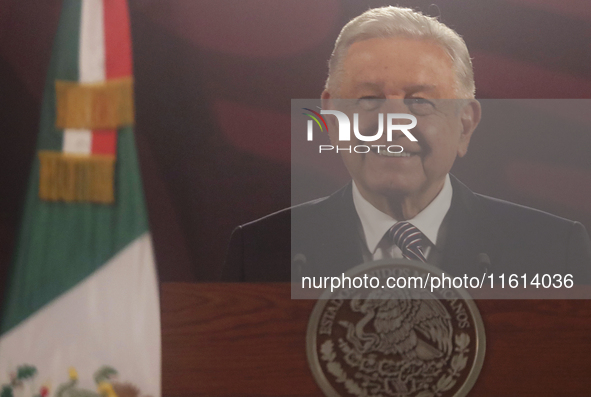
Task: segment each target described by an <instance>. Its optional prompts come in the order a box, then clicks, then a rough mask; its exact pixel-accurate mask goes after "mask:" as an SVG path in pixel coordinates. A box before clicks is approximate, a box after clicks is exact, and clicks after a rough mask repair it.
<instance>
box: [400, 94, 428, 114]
mask: <svg viewBox="0 0 591 397" xmlns="http://www.w3.org/2000/svg"><path fill="white" fill-rule="evenodd" d="M404 103H405V104H406V106H407V107H408V109H409V110H410V111H411V113H414V114H417V115H427V114H431V113H432V112H433V111H434V110H435V104H434V103H433V102H432V101H430V100H428V99H425V98H407V99H405V100H404Z"/></svg>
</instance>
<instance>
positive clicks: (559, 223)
mask: <svg viewBox="0 0 591 397" xmlns="http://www.w3.org/2000/svg"><path fill="white" fill-rule="evenodd" d="M474 196H475V197H476V200H477V201H478V207H479V211H480V215H481V216H483V217H486V218H487V220H488V221H491V222H493V223H495V224H499V225H504V226H505V227H504V229H509V230H511V231H512V232H513V233H521V232H522V231H523V229H527V230H538V231H545V232H548V233H556V232H559V231H561V230H564V231H567V230H569V229H570V228H572V227H573V226H574V225H575V224H576V223H577V222H575V221H572V220H569V219H566V218H563V217H560V216H558V215H554V214H551V213H549V212H546V211H543V210H539V209H536V208H532V207H527V206H525V205H521V204H516V203H513V202H510V201H506V200H502V199H498V198H494V197H489V196H485V195H482V194H478V193H474Z"/></svg>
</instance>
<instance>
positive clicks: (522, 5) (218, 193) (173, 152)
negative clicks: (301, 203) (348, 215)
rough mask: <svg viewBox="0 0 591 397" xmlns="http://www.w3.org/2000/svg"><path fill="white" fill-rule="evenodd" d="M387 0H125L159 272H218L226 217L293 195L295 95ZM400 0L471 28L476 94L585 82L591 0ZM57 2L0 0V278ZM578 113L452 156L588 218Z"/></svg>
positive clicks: (309, 89)
mask: <svg viewBox="0 0 591 397" xmlns="http://www.w3.org/2000/svg"><path fill="white" fill-rule="evenodd" d="M388 3H389V2H387V1H361V0H322V1H317V0H281V1H279V0H240V1H238V0H234V1H230V0H195V1H186V0H168V1H155V0H131V1H130V8H131V18H132V34H133V45H134V69H135V77H136V107H137V128H136V132H137V140H138V146H139V153H140V157H141V164H142V172H143V176H144V181H145V188H146V194H147V200H148V207H149V213H150V223H151V228H152V233H153V236H154V242H155V249H156V256H157V260H158V263H159V270H160V276H161V280H162V281H175V280H176V281H191V280H194V281H198V280H199V281H200V280H216V278H217V277H218V276H219V273H220V270H221V265H222V263H223V258H224V255H225V249H226V245H227V242H228V238H229V235H230V232H231V230H232V228H233V227H234V226H236V225H237V224H239V223H243V222H246V221H249V220H252V219H255V218H257V217H260V216H262V215H265V214H267V213H270V212H272V211H276V210H279V209H281V208H283V207H287V206H289V204H290V164H289V142H290V136H289V128H290V125H289V112H290V99H291V98H316V97H318V96H319V95H320V92H321V89H322V86H323V83H324V79H325V76H326V61H327V59H328V56H329V55H330V52H331V50H332V45H333V42H334V40H335V38H336V36H337V34H338V32H339V30H340V27H341V26H343V25H344V23H346V22H347V21H348V20H349V19H350V18H352V17H353V16H355V15H358V14H360V13H361V12H363V11H364V10H365V9H367V8H368V7H374V6H380V5H384V4H388ZM397 3H398V4H401V5H408V6H412V7H415V8H418V9H421V10H423V12H425V13H428V14H431V15H441V19H442V20H443V22H445V23H447V24H448V25H450V26H451V27H453V28H455V29H456V30H457V31H458V32H459V33H460V34H461V35H462V36H463V37H464V38H465V40H466V42H467V43H468V47H469V48H470V50H471V53H472V56H473V58H474V60H473V62H474V68H475V73H476V85H477V96H478V97H479V98H586V97H587V98H588V97H589V96H590V93H591V73H590V72H591V68H590V67H589V65H591V48H590V47H591V44H590V43H591V5H587V4H586V3H585V2H584V1H575V0H572V1H564V0H562V1H561V0H486V1H484V0H479V1H475V0H463V1H460V0H453V1H452V0H446V1H443V0H441V1H437V0H436V1H434V0H429V1H414V2H411V1H399V2H397ZM432 3H435V4H436V6H435V5H432ZM60 5H61V2H60V1H50V0H44V1H38V0H0V132H1V138H0V161H1V167H0V186H1V194H0V247H1V251H0V276H2V279H4V278H5V274H6V269H7V265H8V262H9V259H10V255H11V252H12V247H13V244H14V241H15V236H16V230H17V225H18V221H19V218H20V210H21V204H22V200H23V197H24V194H25V185H26V180H27V177H28V173H29V167H30V162H31V159H32V158H33V155H34V144H35V135H36V131H37V127H38V114H39V107H40V98H41V93H42V87H43V81H44V78H45V72H46V68H47V64H48V61H49V56H50V51H51V43H52V40H53V35H54V32H55V29H56V26H57V19H58V16H59V10H60ZM590 108H591V107H590ZM572 123H573V126H574V127H573V128H562V129H561V128H558V129H557V131H556V133H555V136H545V137H544V139H545V141H542V142H541V143H540V142H539V140H538V139H537V136H536V131H522V132H517V133H516V132H515V131H505V130H503V129H502V128H499V129H500V131H497V134H495V135H492V134H490V131H488V132H487V134H481V135H480V136H476V137H475V139H474V142H473V145H472V148H471V151H470V153H469V155H468V157H467V158H466V159H465V160H463V161H462V162H460V163H458V164H457V165H456V167H455V170H454V172H455V174H456V175H458V176H459V177H460V178H461V179H462V180H463V181H464V182H465V183H466V184H468V185H469V186H470V187H472V188H473V189H474V190H476V191H478V192H482V193H485V194H491V195H494V196H497V197H501V198H505V199H509V200H511V201H516V202H520V203H523V204H526V205H532V206H535V207H538V208H541V209H545V210H548V211H550V212H554V213H557V214H560V215H563V216H566V217H569V218H573V219H578V220H581V221H583V222H584V223H585V224H586V225H587V227H588V228H591V200H590V199H589V198H590V197H591V163H590V162H589V155H588V154H587V153H588V151H589V149H591V134H589V130H590V128H589V126H590V125H591V122H589V116H588V114H586V113H585V112H584V111H583V114H581V113H580V112H575V114H573V120H572ZM503 142H504V143H503ZM508 142H509V144H507V143H508ZM536 142H537V143H536ZM306 172H307V171H305V170H297V169H296V170H295V173H294V177H297V178H302V179H304V178H306V177H307V174H306ZM318 183H320V184H323V183H324V184H325V186H323V187H322V189H325V190H327V191H328V190H330V189H332V188H333V187H336V184H335V182H333V181H332V180H330V179H326V180H320V181H319V182H318ZM333 185H335V186H333Z"/></svg>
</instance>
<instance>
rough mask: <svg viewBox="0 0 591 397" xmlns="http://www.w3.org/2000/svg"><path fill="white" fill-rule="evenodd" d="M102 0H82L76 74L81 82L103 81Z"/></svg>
mask: <svg viewBox="0 0 591 397" xmlns="http://www.w3.org/2000/svg"><path fill="white" fill-rule="evenodd" d="M104 11H105V10H104V7H103V0H82V15H81V18H80V52H79V55H78V76H79V81H80V82H81V83H97V82H103V81H105V76H106V73H105V18H104V14H105V12H104Z"/></svg>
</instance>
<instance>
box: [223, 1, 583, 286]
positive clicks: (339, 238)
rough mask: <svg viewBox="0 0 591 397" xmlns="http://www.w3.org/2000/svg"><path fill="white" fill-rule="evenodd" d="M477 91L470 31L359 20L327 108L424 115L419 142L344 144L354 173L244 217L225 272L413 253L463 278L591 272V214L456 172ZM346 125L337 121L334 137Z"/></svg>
mask: <svg viewBox="0 0 591 397" xmlns="http://www.w3.org/2000/svg"><path fill="white" fill-rule="evenodd" d="M474 90H475V89H474V78H473V72H472V65H471V62H470V57H469V54H468V50H467V48H466V45H465V43H464V41H463V40H462V38H461V37H460V36H459V35H458V34H457V33H456V32H454V31H453V30H451V29H450V28H448V27H447V26H445V25H443V24H442V23H440V22H439V21H437V20H436V19H434V18H431V17H427V16H425V15H423V14H421V13H418V12H415V11H413V10H410V9H404V8H397V7H384V8H377V9H372V10H369V11H367V12H365V13H364V14H362V15H360V16H359V17H357V18H355V19H353V20H352V21H350V22H349V23H348V24H347V25H346V26H345V27H344V28H343V30H342V31H341V34H340V35H339V37H338V39H337V41H336V44H335V48H334V51H333V53H332V56H331V59H330V63H329V77H328V79H327V82H326V88H325V90H324V92H323V93H322V108H323V109H325V110H327V109H338V108H339V106H340V105H339V100H340V99H346V100H352V101H354V102H353V103H354V104H356V105H357V106H359V107H360V108H361V109H375V108H378V107H379V108H380V113H386V111H388V112H389V113H408V114H415V115H416V118H417V126H416V128H413V129H412V134H413V135H414V136H415V137H416V139H417V140H416V141H411V140H410V139H408V137H407V136H405V135H404V134H402V133H400V134H398V135H396V134H393V136H392V137H391V138H392V141H391V143H392V144H396V145H399V146H401V147H403V149H404V150H403V152H402V153H400V154H393V153H389V152H387V151H385V150H375V149H372V150H371V151H369V152H368V153H349V152H347V151H343V152H341V154H342V159H343V162H344V164H345V166H346V167H347V170H348V171H349V174H350V175H351V178H352V182H351V183H349V184H348V185H347V186H345V187H344V188H343V189H341V190H339V191H337V192H336V193H334V194H332V195H331V196H329V197H326V198H323V199H319V200H316V201H313V202H309V203H306V204H303V205H300V206H297V207H293V208H289V209H286V210H283V211H280V212H278V213H275V214H271V215H269V216H267V217H264V218H262V219H259V220H257V221H254V222H251V223H248V224H245V225H242V226H239V227H238V228H237V229H236V230H235V231H234V233H233V234H232V238H231V242H230V249H229V252H228V257H227V262H226V268H225V273H224V279H225V280H242V281H289V280H290V279H291V278H292V277H300V276H302V275H320V276H339V275H340V274H341V272H343V271H346V270H347V269H349V268H351V267H353V266H355V265H357V264H360V263H363V262H366V261H370V260H377V259H382V258H402V257H405V258H409V259H414V260H420V261H426V262H429V263H431V264H434V265H437V266H439V267H440V268H442V269H443V270H444V271H446V272H448V273H451V274H454V275H459V276H462V275H464V274H467V275H478V274H482V272H483V271H488V272H492V271H494V272H495V273H497V272H498V273H499V274H500V273H503V272H505V273H516V274H520V275H521V274H523V273H525V272H532V276H533V273H548V274H556V273H560V274H567V273H571V274H573V275H574V281H575V283H577V282H585V283H586V282H588V281H589V278H590V277H589V274H590V269H591V244H590V242H589V237H588V235H587V232H586V231H585V228H584V227H583V226H582V225H581V224H580V223H577V222H572V221H569V220H566V219H562V218H559V217H556V216H553V215H550V214H547V213H544V212H541V211H537V210H534V209H531V208H526V207H523V206H519V205H516V204H511V203H508V202H504V201H501V200H497V199H494V198H490V197H485V196H481V195H478V194H475V193H473V192H472V191H470V190H469V189H468V188H467V187H466V186H464V185H463V184H462V183H460V182H459V181H458V180H457V179H455V178H454V177H453V176H452V175H450V174H449V171H450V169H451V167H452V165H453V163H454V161H455V159H456V157H458V156H459V157H462V156H464V155H465V154H466V152H467V150H468V145H469V143H470V138H471V136H472V133H473V132H474V130H475V128H476V126H477V125H478V122H479V120H480V112H481V109H480V104H479V103H478V101H476V100H475V99H474ZM341 102H342V101H341ZM384 109H386V110H384ZM327 120H332V119H331V118H330V117H327ZM362 126H363V122H361V121H360V127H359V128H360V130H361V129H362ZM333 127H334V126H333ZM337 130H338V129H337V128H329V134H330V138H331V141H332V143H333V145H335V146H338V144H339V142H338V139H337V138H338V137H337V132H336V131H337ZM380 139H382V138H380ZM350 143H352V144H355V142H350ZM357 143H362V144H363V143H364V142H357ZM376 143H378V142H376ZM379 143H385V142H381V141H380V142H379ZM293 281H298V280H293Z"/></svg>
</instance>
